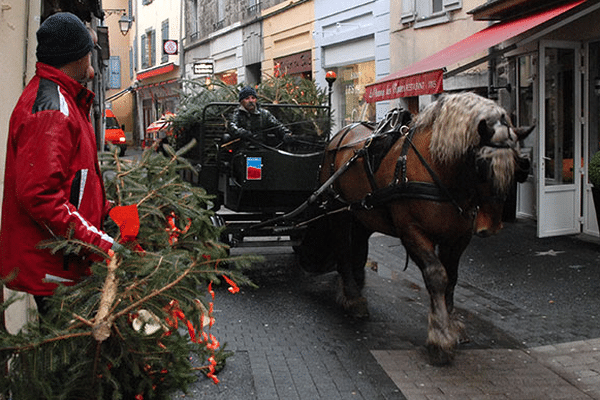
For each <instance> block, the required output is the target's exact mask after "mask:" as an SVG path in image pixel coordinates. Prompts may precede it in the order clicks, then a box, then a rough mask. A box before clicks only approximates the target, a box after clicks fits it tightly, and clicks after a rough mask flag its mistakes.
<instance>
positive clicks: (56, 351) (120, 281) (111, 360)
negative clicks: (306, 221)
mask: <svg viewBox="0 0 600 400" xmlns="http://www.w3.org/2000/svg"><path fill="white" fill-rule="evenodd" d="M191 146H193V143H190V145H189V146H186V147H185V148H183V149H181V150H179V151H178V152H177V153H175V152H174V151H173V150H172V149H171V148H170V147H169V146H166V151H167V152H168V154H169V155H170V156H169V157H164V156H163V155H160V154H157V153H156V152H154V151H152V150H151V149H148V150H146V151H145V152H144V153H143V155H142V156H141V158H140V159H139V160H137V161H128V160H123V159H120V158H119V157H118V155H117V152H118V151H117V150H115V151H114V152H113V153H103V154H102V155H101V165H102V169H103V173H104V176H105V182H106V190H107V195H108V197H109V198H110V199H112V200H113V201H114V202H115V204H116V207H115V208H113V210H111V218H112V219H111V220H109V221H107V224H106V226H105V229H106V231H107V232H108V233H109V234H111V236H113V237H115V238H118V240H119V241H120V243H121V244H122V250H118V251H117V254H116V255H114V256H113V257H110V255H108V254H103V253H102V252H101V250H100V249H96V248H92V249H90V248H89V246H87V245H86V244H85V243H82V242H79V241H77V240H75V239H74V238H72V237H67V238H62V239H60V240H56V241H53V242H48V243H43V244H41V246H43V247H46V248H49V249H51V250H52V251H61V252H66V253H78V252H80V251H81V250H82V249H83V248H86V249H87V250H91V251H94V252H96V253H98V254H100V255H102V256H104V257H105V259H106V261H103V262H99V263H95V264H93V266H92V272H93V273H92V275H91V276H90V277H89V278H87V279H85V280H84V281H82V282H81V283H79V284H77V285H75V286H70V287H66V286H61V287H59V288H58V289H57V291H56V294H55V295H54V296H52V297H51V298H50V311H49V313H48V315H47V316H45V317H44V318H41V319H39V321H36V322H34V323H30V324H28V325H27V326H26V327H25V328H24V329H23V330H22V331H21V332H20V333H18V334H17V335H10V334H8V333H7V332H6V331H5V330H3V331H1V332H0V357H1V361H2V362H3V364H2V365H4V366H5V367H6V368H7V371H8V372H7V373H5V374H3V375H2V377H0V398H2V395H4V396H5V398H7V399H8V398H12V399H19V400H22V399H24V400H27V399H36V400H38V399H49V400H50V399H51V400H54V399H57V400H58V399H65V400H73V399H86V400H89V399H127V400H129V399H136V400H141V399H168V398H169V395H170V394H171V393H173V392H175V391H176V390H185V388H186V386H187V385H189V384H190V383H191V382H194V381H195V380H196V379H198V371H197V370H195V369H194V368H193V367H192V365H191V361H190V355H191V354H196V355H197V357H198V359H200V360H203V362H204V363H203V365H204V367H202V368H200V369H201V370H202V372H204V373H205V374H206V375H207V376H208V377H209V378H211V379H213V380H214V381H215V382H217V381H218V378H217V377H216V375H215V373H216V372H217V371H218V370H219V368H221V367H222V366H223V364H224V362H225V359H226V358H227V356H228V353H227V351H225V350H224V346H221V345H220V343H219V342H218V339H217V338H215V337H214V336H213V335H212V334H211V333H210V328H211V327H212V325H213V324H214V323H215V320H214V318H213V315H212V310H213V300H214V292H213V291H212V285H213V284H219V283H222V282H223V283H225V284H227V285H229V290H230V291H231V292H236V291H237V290H238V286H237V285H238V284H239V285H242V284H251V283H250V282H249V281H248V280H247V279H246V278H245V277H244V276H243V274H242V272H241V271H242V268H244V267H245V266H248V265H249V264H250V263H251V262H252V261H253V259H252V258H249V257H244V258H231V257H229V256H228V248H227V247H226V246H224V245H223V244H221V243H219V241H218V238H219V235H220V230H219V228H216V227H215V226H214V225H213V224H212V223H211V216H212V215H213V212H212V211H210V208H211V197H210V196H209V195H207V194H206V192H205V191H204V189H202V188H199V187H193V186H191V185H189V184H188V183H186V182H184V181H183V180H182V179H181V177H180V171H181V170H182V169H186V168H190V166H189V165H188V164H187V162H186V161H185V159H184V158H183V157H182V154H184V153H185V151H186V150H187V148H189V147H191ZM115 221H116V222H115ZM10 304H11V301H10V299H9V300H8V301H6V302H5V303H4V304H3V305H2V311H4V310H5V309H6V308H7V307H8V306H9V305H10Z"/></svg>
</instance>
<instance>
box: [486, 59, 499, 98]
mask: <svg viewBox="0 0 600 400" xmlns="http://www.w3.org/2000/svg"><path fill="white" fill-rule="evenodd" d="M492 53H493V51H492V49H489V50H488V54H490V55H491V54H492ZM496 65H497V64H496V57H491V58H490V61H488V97H489V98H490V99H492V100H498V90H497V89H496V85H495V84H494V77H495V76H496Z"/></svg>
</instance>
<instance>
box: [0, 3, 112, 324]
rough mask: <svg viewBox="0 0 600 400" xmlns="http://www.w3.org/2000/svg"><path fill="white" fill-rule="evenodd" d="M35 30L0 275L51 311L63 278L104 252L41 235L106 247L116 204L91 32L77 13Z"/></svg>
mask: <svg viewBox="0 0 600 400" xmlns="http://www.w3.org/2000/svg"><path fill="white" fill-rule="evenodd" d="M36 35H37V39H38V46H37V52H36V55H37V60H38V63H37V64H36V74H35V76H34V77H33V79H32V80H31V81H30V82H29V84H28V85H27V87H26V88H25V90H24V91H23V94H22V95H21V97H20V98H19V101H18V102H17V105H16V106H15V109H14V110H13V113H12V115H11V118H10V126H9V134H8V144H7V151H6V169H5V176H4V198H3V203H2V226H1V229H0V276H1V277H2V278H3V279H8V281H7V282H6V286H7V287H8V288H10V289H13V290H18V291H24V292H27V293H31V294H32V295H34V297H35V299H36V302H37V304H38V309H39V310H40V312H42V313H44V312H45V311H46V310H45V306H44V298H45V297H46V296H51V295H52V294H53V291H54V289H56V287H57V284H58V283H61V284H66V285H70V284H74V283H76V282H78V281H79V280H81V279H82V278H83V277H84V276H86V275H87V274H89V266H90V263H91V261H92V260H96V261H98V260H101V259H102V258H103V257H102V253H100V254H95V253H93V252H90V253H88V254H79V255H76V256H75V255H66V254H62V253H60V252H57V253H56V254H52V253H51V252H50V250H48V249H41V248H39V247H38V244H39V243H40V241H42V240H48V239H54V238H64V237H67V236H69V235H72V236H73V237H74V238H75V239H79V240H81V241H83V242H86V243H89V244H92V245H94V246H96V247H98V248H100V249H101V250H102V252H103V253H105V254H108V253H109V250H110V249H111V248H112V247H113V246H118V245H115V244H114V243H115V242H114V240H113V239H112V238H111V237H110V236H108V235H107V234H106V233H105V232H103V231H102V221H103V220H104V218H105V216H106V215H107V213H108V209H109V207H108V202H107V200H106V194H105V192H104V184H103V182H102V176H101V173H100V168H99V165H98V155H97V152H96V138H95V135H94V130H93V127H92V124H91V123H90V107H91V105H92V100H93V99H94V94H93V93H92V92H90V91H89V90H88V89H86V88H85V87H84V86H83V85H84V84H85V83H87V82H88V81H90V80H91V79H93V77H94V69H93V68H92V65H91V52H92V49H93V48H94V42H93V39H92V36H91V34H90V32H89V31H88V29H87V28H86V26H85V25H84V24H83V22H82V21H81V20H80V19H79V18H78V17H76V16H75V15H73V14H70V13H57V14H54V15H52V16H50V17H48V18H47V19H46V20H45V21H44V22H43V23H42V25H41V26H40V28H39V30H38V31H37V34H36Z"/></svg>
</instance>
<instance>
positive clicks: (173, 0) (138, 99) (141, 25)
mask: <svg viewBox="0 0 600 400" xmlns="http://www.w3.org/2000/svg"><path fill="white" fill-rule="evenodd" d="M134 13H135V20H136V22H135V24H134V25H135V39H134V41H133V44H132V51H131V53H132V54H131V56H132V58H133V59H134V61H133V70H134V71H135V73H134V75H135V82H134V84H135V87H134V92H135V99H134V101H135V106H134V112H135V114H136V115H135V116H134V119H135V120H136V121H137V124H136V126H134V134H133V137H134V141H135V142H137V143H142V144H144V142H145V141H146V140H147V141H149V138H147V137H146V128H147V127H148V125H150V124H151V123H152V122H154V121H156V120H157V119H159V118H160V117H161V116H162V115H163V114H166V113H175V112H176V110H177V106H178V104H179V94H180V90H181V76H182V73H181V69H180V65H181V59H182V52H181V49H180V44H181V43H180V38H181V37H182V34H183V30H182V29H183V26H182V25H181V24H180V21H182V20H183V14H182V13H183V4H182V2H181V0H136V2H135V11H134Z"/></svg>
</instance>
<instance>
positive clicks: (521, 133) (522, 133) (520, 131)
mask: <svg viewBox="0 0 600 400" xmlns="http://www.w3.org/2000/svg"><path fill="white" fill-rule="evenodd" d="M534 129H535V123H534V124H533V125H531V126H521V127H518V128H514V130H515V134H516V135H517V137H518V138H519V140H523V139H525V138H526V137H527V136H529V134H530V133H531V132H533V130H534Z"/></svg>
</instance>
